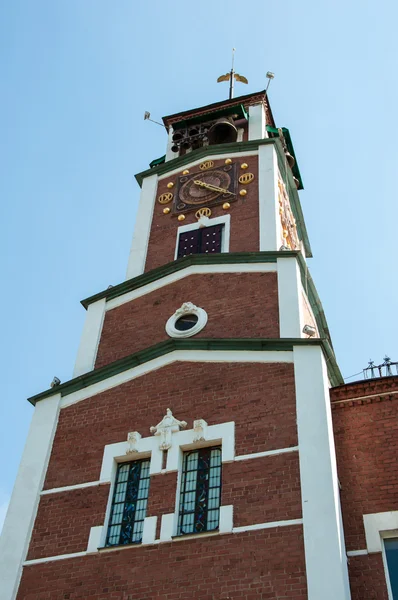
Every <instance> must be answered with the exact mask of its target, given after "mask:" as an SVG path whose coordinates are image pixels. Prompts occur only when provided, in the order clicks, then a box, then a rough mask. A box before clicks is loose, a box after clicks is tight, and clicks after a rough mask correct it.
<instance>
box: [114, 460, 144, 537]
mask: <svg viewBox="0 0 398 600" xmlns="http://www.w3.org/2000/svg"><path fill="white" fill-rule="evenodd" d="M148 490H149V460H136V461H134V462H130V463H122V464H120V465H118V468H117V475H116V483H115V492H114V494H113V502H112V510H111V515H110V519H109V527H108V535H107V539H106V545H107V546H119V545H121V544H138V543H140V542H141V540H142V530H143V528H144V519H145V514H146V505H147V502H148Z"/></svg>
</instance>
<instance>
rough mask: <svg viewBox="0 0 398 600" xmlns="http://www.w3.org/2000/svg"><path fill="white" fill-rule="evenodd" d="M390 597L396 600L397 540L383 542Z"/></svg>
mask: <svg viewBox="0 0 398 600" xmlns="http://www.w3.org/2000/svg"><path fill="white" fill-rule="evenodd" d="M384 548H385V551H386V559H387V566H388V574H389V576H390V585H391V592H392V597H393V598H394V599H395V600H398V538H391V539H389V538H387V539H385V540H384Z"/></svg>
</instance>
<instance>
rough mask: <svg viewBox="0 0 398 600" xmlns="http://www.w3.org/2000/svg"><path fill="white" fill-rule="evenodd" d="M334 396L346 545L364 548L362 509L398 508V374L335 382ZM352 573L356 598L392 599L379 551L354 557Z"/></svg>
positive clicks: (370, 511)
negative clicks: (354, 381) (380, 377)
mask: <svg viewBox="0 0 398 600" xmlns="http://www.w3.org/2000/svg"><path fill="white" fill-rule="evenodd" d="M381 394H382V395H381ZM385 394H387V395H385ZM331 400H332V408H333V413H332V414H333V427H334V434H335V444H336V455H337V466H338V475H339V480H340V484H341V505H342V513H343V523H344V534H345V540H346V548H347V551H350V550H364V549H366V539H365V531H364V526H363V515H364V514H372V513H377V512H387V511H392V510H394V511H395V510H398V473H397V450H398V435H397V434H398V377H389V378H382V379H376V380H369V381H363V382H358V383H355V384H349V385H345V386H340V387H338V388H334V389H332V390H331ZM349 575H350V585H351V591H352V600H365V599H366V600H368V599H369V600H373V599H375V600H387V598H388V595H387V586H386V576H385V572H384V567H383V561H382V556H381V553H380V552H379V553H376V554H370V555H364V556H356V557H350V559H349Z"/></svg>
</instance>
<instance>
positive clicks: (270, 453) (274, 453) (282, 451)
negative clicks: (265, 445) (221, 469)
mask: <svg viewBox="0 0 398 600" xmlns="http://www.w3.org/2000/svg"><path fill="white" fill-rule="evenodd" d="M298 449H299V447H298V446H292V447H291V448H281V449H280V450H266V451H265V452H255V453H253V454H241V455H240V456H235V460H251V459H253V458H262V457H263V456H277V455H278V454H286V453H287V452H298Z"/></svg>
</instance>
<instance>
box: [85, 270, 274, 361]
mask: <svg viewBox="0 0 398 600" xmlns="http://www.w3.org/2000/svg"><path fill="white" fill-rule="evenodd" d="M225 299H227V302H226V301H225ZM186 301H189V302H193V304H196V305H197V306H200V307H201V308H204V309H205V310H206V312H207V314H208V322H207V325H206V327H205V328H204V329H203V330H202V331H201V332H200V333H199V334H197V335H196V336H195V338H200V337H206V338H217V337H219V338H225V337H228V338H230V337H240V338H246V337H270V338H276V337H279V312H278V284H277V274H276V273H214V274H206V275H191V276H189V277H186V278H185V279H182V280H181V281H177V282H175V283H174V284H170V285H167V286H165V287H163V288H160V289H159V290H156V291H154V292H152V293H150V294H146V295H145V296H142V297H140V298H137V299H136V300H133V301H131V302H128V303H126V304H123V305H122V306H119V307H118V308H114V309H112V310H110V311H108V312H107V313H106V316H105V321H104V326H103V330H102V334H101V339H100V343H99V348H98V354H97V360H96V367H102V366H104V365H106V364H108V363H110V362H113V361H114V360H117V359H119V358H122V357H123V356H128V355H129V354H132V353H133V352H137V351H138V350H142V349H145V348H147V347H148V346H152V345H154V344H157V343H158V342H161V341H162V340H166V339H170V338H169V337H168V335H167V334H166V331H165V325H166V322H167V320H168V319H169V317H170V316H171V315H172V314H173V313H174V312H175V311H176V310H177V308H180V306H181V304H182V303H183V302H186Z"/></svg>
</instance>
